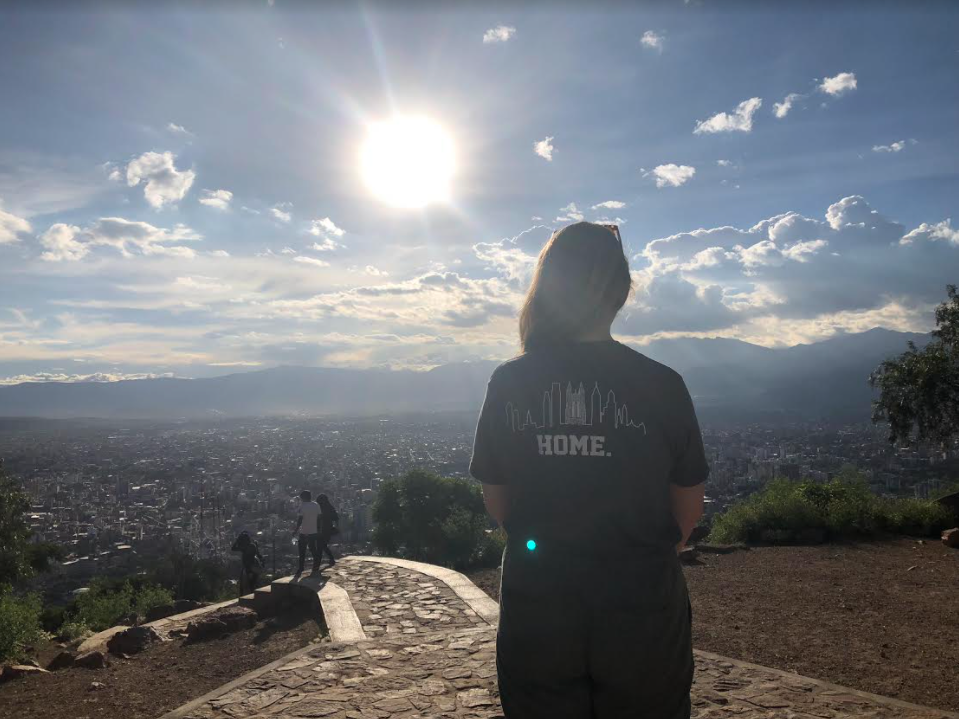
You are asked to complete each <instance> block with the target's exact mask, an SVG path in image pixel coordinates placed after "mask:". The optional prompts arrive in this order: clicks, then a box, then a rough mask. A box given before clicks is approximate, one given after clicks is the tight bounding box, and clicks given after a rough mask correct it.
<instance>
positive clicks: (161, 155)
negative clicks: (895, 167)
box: [127, 152, 196, 209]
mask: <svg viewBox="0 0 959 719" xmlns="http://www.w3.org/2000/svg"><path fill="white" fill-rule="evenodd" d="M175 160H176V155H174V154H173V153H172V152H144V153H143V154H142V155H140V156H139V157H138V158H136V159H135V160H131V161H130V163H129V164H128V165H127V185H129V186H130V187H135V186H137V185H139V184H140V183H141V182H143V183H144V185H143V196H144V197H145V198H146V201H147V202H149V203H150V205H151V206H152V207H154V208H156V209H160V208H161V207H163V206H164V205H169V204H175V203H177V202H179V201H180V200H182V199H183V198H184V197H185V196H186V193H187V192H189V190H190V187H191V186H192V185H193V180H194V179H195V178H196V173H194V172H193V170H178V169H176V165H175V164H174V162H175Z"/></svg>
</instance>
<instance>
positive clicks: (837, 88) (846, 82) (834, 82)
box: [819, 72, 856, 97]
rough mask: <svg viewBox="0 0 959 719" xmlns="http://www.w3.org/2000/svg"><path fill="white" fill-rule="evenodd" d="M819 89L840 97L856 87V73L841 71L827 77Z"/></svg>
mask: <svg viewBox="0 0 959 719" xmlns="http://www.w3.org/2000/svg"><path fill="white" fill-rule="evenodd" d="M819 89H820V90H821V91H822V92H824V93H826V94H827V95H833V96H834V97H838V96H839V95H843V94H845V93H847V92H849V91H851V90H855V89H856V74H855V73H853V72H841V73H839V74H838V75H836V76H835V77H827V78H826V79H825V80H823V81H822V82H821V83H820V84H819Z"/></svg>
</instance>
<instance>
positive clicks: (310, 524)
mask: <svg viewBox="0 0 959 719" xmlns="http://www.w3.org/2000/svg"><path fill="white" fill-rule="evenodd" d="M319 517H320V505H318V504H317V503H316V502H314V501H313V495H312V494H311V493H310V490H308V489H304V490H303V491H302V492H300V513H299V516H298V517H297V518H296V531H297V533H298V537H297V548H298V549H299V550H300V565H299V569H297V570H296V573H297V574H302V573H303V565H304V564H305V562H306V548H307V547H309V548H310V554H311V555H312V557H313V571H314V572H315V571H316V570H317V569H319V566H320V559H321V557H322V555H321V554H320V551H319V548H318V547H317V542H316V540H317V533H318V527H317V521H318V519H319Z"/></svg>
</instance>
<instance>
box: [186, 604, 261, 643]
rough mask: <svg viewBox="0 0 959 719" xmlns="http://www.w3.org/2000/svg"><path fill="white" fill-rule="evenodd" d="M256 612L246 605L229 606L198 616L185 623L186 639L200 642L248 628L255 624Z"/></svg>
mask: <svg viewBox="0 0 959 719" xmlns="http://www.w3.org/2000/svg"><path fill="white" fill-rule="evenodd" d="M256 621H257V616H256V612H255V611H253V610H252V609H248V608H246V607H230V608H228V609H222V610H220V611H217V612H214V613H212V614H208V615H206V616H204V617H200V618H198V619H197V620H196V621H192V622H190V623H189V624H188V625H187V628H186V634H187V641H190V642H201V641H205V640H207V639H212V638H214V637H220V636H223V635H224V634H229V633H232V632H238V631H240V630H242V629H248V628H249V627H252V626H253V625H255V624H256Z"/></svg>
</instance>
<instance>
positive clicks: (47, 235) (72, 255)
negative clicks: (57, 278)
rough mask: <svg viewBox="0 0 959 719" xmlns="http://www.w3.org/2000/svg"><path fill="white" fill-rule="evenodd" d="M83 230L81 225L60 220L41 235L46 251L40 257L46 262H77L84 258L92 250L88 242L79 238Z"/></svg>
mask: <svg viewBox="0 0 959 719" xmlns="http://www.w3.org/2000/svg"><path fill="white" fill-rule="evenodd" d="M80 232H81V230H80V228H79V227H75V226H74V225H67V224H64V223H62V222H58V223H57V224H55V225H53V226H51V227H50V229H48V230H47V231H46V232H44V233H43V234H42V235H40V244H41V245H42V246H43V247H44V248H45V249H46V252H44V253H43V254H41V255H40V259H41V260H44V261H46V262H61V261H64V260H65V261H67V262H75V261H77V260H82V259H83V258H84V257H86V255H87V253H89V252H90V247H89V245H88V244H87V243H84V242H80V241H79V240H77V235H79V234H80Z"/></svg>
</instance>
